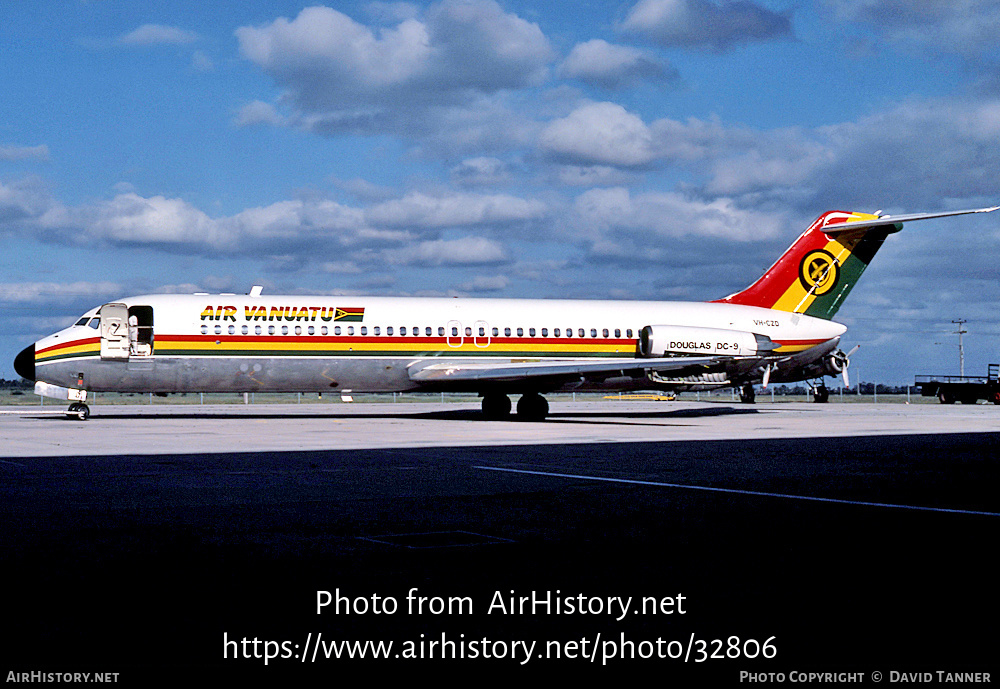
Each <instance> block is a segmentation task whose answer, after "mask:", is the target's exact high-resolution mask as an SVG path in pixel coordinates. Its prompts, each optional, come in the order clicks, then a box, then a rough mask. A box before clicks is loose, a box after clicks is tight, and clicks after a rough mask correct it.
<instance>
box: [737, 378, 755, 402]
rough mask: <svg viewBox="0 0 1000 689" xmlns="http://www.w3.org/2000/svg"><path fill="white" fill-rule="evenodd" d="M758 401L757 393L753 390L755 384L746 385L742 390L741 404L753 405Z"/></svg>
mask: <svg viewBox="0 0 1000 689" xmlns="http://www.w3.org/2000/svg"><path fill="white" fill-rule="evenodd" d="M756 400H757V393H756V392H755V391H754V389H753V383H744V384H743V387H741V388H740V402H742V403H743V404H753V403H754V402H755V401H756Z"/></svg>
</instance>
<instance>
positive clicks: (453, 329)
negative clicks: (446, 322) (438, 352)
mask: <svg viewBox="0 0 1000 689" xmlns="http://www.w3.org/2000/svg"><path fill="white" fill-rule="evenodd" d="M451 336H452V337H458V328H454V327H453V328H452V329H451Z"/></svg>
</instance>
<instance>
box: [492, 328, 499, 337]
mask: <svg viewBox="0 0 1000 689" xmlns="http://www.w3.org/2000/svg"><path fill="white" fill-rule="evenodd" d="M498 335H500V328H493V337H497V336H498Z"/></svg>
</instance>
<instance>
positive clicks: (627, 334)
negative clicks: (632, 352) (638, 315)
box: [625, 328, 632, 340]
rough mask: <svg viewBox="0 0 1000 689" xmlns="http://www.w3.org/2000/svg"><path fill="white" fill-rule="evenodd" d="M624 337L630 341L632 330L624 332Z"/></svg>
mask: <svg viewBox="0 0 1000 689" xmlns="http://www.w3.org/2000/svg"><path fill="white" fill-rule="evenodd" d="M625 337H627V338H629V339H630V340H631V339H632V328H629V329H628V330H626V331H625Z"/></svg>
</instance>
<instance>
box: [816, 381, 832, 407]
mask: <svg viewBox="0 0 1000 689" xmlns="http://www.w3.org/2000/svg"><path fill="white" fill-rule="evenodd" d="M829 401H830V390H829V388H827V387H826V386H825V385H817V386H816V387H815V388H813V402H816V403H817V404H825V403H826V402H829Z"/></svg>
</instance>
